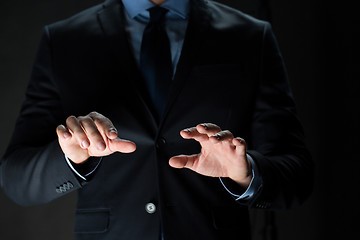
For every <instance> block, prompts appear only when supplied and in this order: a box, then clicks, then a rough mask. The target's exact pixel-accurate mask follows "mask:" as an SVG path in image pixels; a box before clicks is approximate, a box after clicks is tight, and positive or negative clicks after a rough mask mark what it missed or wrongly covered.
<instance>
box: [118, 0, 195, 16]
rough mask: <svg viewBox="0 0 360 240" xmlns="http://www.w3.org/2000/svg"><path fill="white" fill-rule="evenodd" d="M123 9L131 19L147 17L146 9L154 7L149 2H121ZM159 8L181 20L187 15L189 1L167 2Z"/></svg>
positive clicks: (176, 0) (139, 0) (145, 0)
mask: <svg viewBox="0 0 360 240" xmlns="http://www.w3.org/2000/svg"><path fill="white" fill-rule="evenodd" d="M122 2H123V4H124V7H125V9H126V11H127V13H128V14H129V16H130V17H131V18H135V17H136V16H138V15H140V14H142V15H148V12H147V9H149V8H151V7H154V6H156V5H155V4H154V3H152V2H151V1H150V0H122ZM161 7H163V8H166V9H168V10H169V13H172V14H176V15H177V16H179V17H181V18H182V19H187V17H188V15H189V0H167V1H166V2H164V3H163V4H161Z"/></svg>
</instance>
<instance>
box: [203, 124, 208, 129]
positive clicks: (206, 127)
mask: <svg viewBox="0 0 360 240" xmlns="http://www.w3.org/2000/svg"><path fill="white" fill-rule="evenodd" d="M201 126H203V127H204V128H205V130H208V129H209V128H208V126H206V124H201Z"/></svg>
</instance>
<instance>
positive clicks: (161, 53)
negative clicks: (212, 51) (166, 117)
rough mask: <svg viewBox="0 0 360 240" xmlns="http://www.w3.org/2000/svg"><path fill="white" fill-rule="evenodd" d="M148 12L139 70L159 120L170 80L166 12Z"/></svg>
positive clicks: (158, 8)
mask: <svg viewBox="0 0 360 240" xmlns="http://www.w3.org/2000/svg"><path fill="white" fill-rule="evenodd" d="M148 11H149V12H150V22H149V23H148V25H147V26H146V28H145V30H144V34H143V39H142V44H141V51H140V69H141V72H142V74H143V76H144V79H145V82H146V85H147V89H148V91H149V94H150V97H151V100H152V101H153V105H154V107H155V110H156V112H157V117H158V118H159V119H160V117H161V115H162V113H163V111H164V108H165V105H166V100H167V97H168V93H169V88H170V85H171V79H172V62H171V53H170V43H169V39H168V36H167V34H166V31H165V28H164V23H165V21H164V18H165V14H166V12H167V10H166V9H164V8H161V7H158V6H156V7H153V8H150V9H148Z"/></svg>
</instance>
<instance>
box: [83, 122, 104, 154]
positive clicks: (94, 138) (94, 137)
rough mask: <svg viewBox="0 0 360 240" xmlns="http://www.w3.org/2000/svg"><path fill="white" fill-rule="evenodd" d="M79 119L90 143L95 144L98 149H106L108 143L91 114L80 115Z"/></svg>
mask: <svg viewBox="0 0 360 240" xmlns="http://www.w3.org/2000/svg"><path fill="white" fill-rule="evenodd" d="M78 120H79V123H80V125H81V126H82V128H83V130H84V132H85V134H86V136H87V137H88V139H89V140H90V144H92V145H93V146H95V147H96V149H98V150H100V151H104V150H105V149H106V143H105V141H104V138H103V136H102V135H101V133H100V132H99V130H98V128H97V126H96V124H95V123H94V120H93V119H92V118H91V117H89V116H85V117H79V118H78Z"/></svg>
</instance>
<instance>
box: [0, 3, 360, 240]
mask: <svg viewBox="0 0 360 240" xmlns="http://www.w3.org/2000/svg"><path fill="white" fill-rule="evenodd" d="M100 2H102V1H100V0H76V1H74V0H52V1H46V0H30V1H20V0H11V1H4V0H3V1H1V2H0V9H1V14H0V114H1V117H0V155H3V153H4V151H5V148H6V146H7V143H8V141H9V139H10V136H11V133H12V130H13V127H14V122H15V119H16V116H17V114H18V112H19V110H20V106H21V102H22V101H23V99H24V91H25V87H26V83H27V81H28V77H29V74H30V71H31V67H32V62H33V59H34V55H35V52H36V47H37V44H38V42H39V38H40V34H41V30H42V28H43V26H44V25H46V24H49V23H52V22H54V21H57V20H60V19H63V18H66V17H69V16H71V15H73V14H75V13H76V12H78V11H80V10H82V9H85V8H87V7H89V6H92V5H95V4H98V3H100ZM221 2H224V3H226V4H228V5H230V6H233V7H235V8H238V9H241V10H243V11H244V12H247V13H249V14H251V15H254V16H257V17H260V18H263V19H267V20H270V21H271V22H272V25H273V30H274V32H275V34H276V36H277V38H278V42H279V45H280V49H281V51H282V53H283V57H284V59H285V62H286V65H287V68H288V73H289V77H290V81H291V86H292V88H293V92H294V96H295V100H296V102H297V105H298V111H299V116H300V118H301V120H302V122H303V125H304V128H305V132H306V136H307V139H306V141H307V145H308V147H309V149H310V151H311V152H312V155H313V157H314V162H315V164H316V169H315V187H314V192H313V194H312V196H311V197H310V198H309V200H308V201H307V202H306V203H305V204H304V205H303V206H301V207H299V208H296V209H293V210H289V211H281V212H275V213H269V212H264V211H258V210H257V211H251V216H252V223H253V236H254V239H257V240H260V239H265V238H264V234H263V233H264V229H265V226H266V222H267V220H268V219H271V218H273V221H272V222H273V223H274V224H275V227H276V228H275V229H276V230H277V235H278V237H277V239H279V240H285V239H292V240H297V239H306V240H312V239H352V238H354V237H355V238H357V237H358V236H359V235H360V228H359V226H358V225H359V220H358V216H359V213H360V211H359V210H360V207H359V201H360V191H359V186H358V183H359V181H358V175H359V174H358V171H359V167H360V166H359V165H360V164H359V155H358V152H359V150H358V149H359V143H360V141H359V120H360V119H359V112H360V111H359V109H360V108H359V105H358V103H357V102H358V101H359V98H360V96H359V80H360V79H359V76H360V74H359V71H360V64H359V63H360V60H359V47H358V44H359V40H360V39H359V37H357V36H356V34H359V32H360V31H359V26H358V24H359V21H358V19H357V15H359V14H358V13H357V10H358V9H357V8H356V7H355V3H356V1H341V2H340V1H337V2H331V1H324V0H303V1H289V0H268V1H266V0H222V1H221ZM75 201H76V194H74V193H72V194H70V195H68V196H66V197H64V198H62V199H58V200H56V201H54V202H52V203H49V204H46V205H42V206H35V207H26V208H25V207H20V206H17V205H16V204H14V203H13V202H11V201H10V200H9V199H8V198H7V197H6V196H5V195H4V194H3V193H2V192H1V191H0V239H1V240H8V239H15V240H22V239H28V240H31V239H36V240H42V239H53V240H58V239H59V240H60V239H61V240H64V239H71V237H72V225H73V212H74V206H75ZM239 239H240V238H239ZM268 239H269V238H268Z"/></svg>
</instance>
